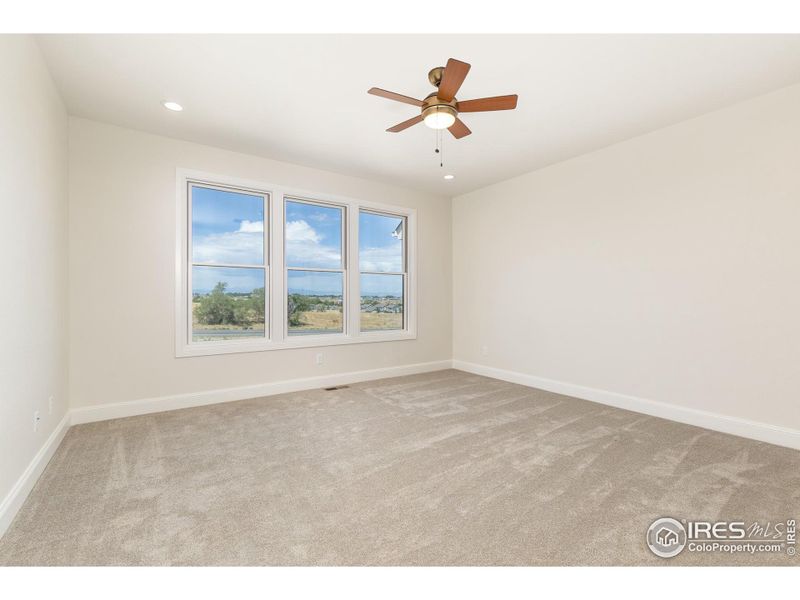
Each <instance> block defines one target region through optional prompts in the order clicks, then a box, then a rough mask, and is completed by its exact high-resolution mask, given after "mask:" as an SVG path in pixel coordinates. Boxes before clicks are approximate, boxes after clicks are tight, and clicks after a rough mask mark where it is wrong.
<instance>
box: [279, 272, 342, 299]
mask: <svg viewBox="0 0 800 600" xmlns="http://www.w3.org/2000/svg"><path fill="white" fill-rule="evenodd" d="M286 281H287V286H288V293H289V294H311V295H316V296H326V295H329V296H341V295H342V274H341V273H327V272H326V273H320V272H319V271H316V272H315V271H289V272H288V273H287V275H286Z"/></svg>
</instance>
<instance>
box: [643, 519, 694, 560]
mask: <svg viewBox="0 0 800 600" xmlns="http://www.w3.org/2000/svg"><path fill="white" fill-rule="evenodd" d="M647 546H648V548H650V551H651V552H652V553H653V554H655V555H656V556H660V557H661V558H672V557H673V556H677V555H678V554H680V553H681V550H683V548H684V546H686V528H685V527H684V526H683V524H682V523H681V522H680V521H677V520H675V519H673V518H670V517H662V518H660V519H656V520H655V521H653V523H652V524H651V525H650V527H649V528H648V530H647Z"/></svg>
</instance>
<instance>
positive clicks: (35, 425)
mask: <svg viewBox="0 0 800 600" xmlns="http://www.w3.org/2000/svg"><path fill="white" fill-rule="evenodd" d="M41 420H42V418H41V417H40V416H39V411H38V410H37V411H36V412H34V413H33V433H36V432H37V431H39V421H41Z"/></svg>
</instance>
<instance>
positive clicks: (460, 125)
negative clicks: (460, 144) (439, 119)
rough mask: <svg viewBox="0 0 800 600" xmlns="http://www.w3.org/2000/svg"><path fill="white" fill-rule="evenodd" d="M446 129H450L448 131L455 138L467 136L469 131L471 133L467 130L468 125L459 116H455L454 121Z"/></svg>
mask: <svg viewBox="0 0 800 600" xmlns="http://www.w3.org/2000/svg"><path fill="white" fill-rule="evenodd" d="M448 129H449V130H450V133H452V134H453V137H454V138H456V139H457V140H460V139H461V138H462V137H465V136H468V135H469V134H470V133H472V132H471V131H470V130H469V127H467V126H466V125H464V121H462V120H461V119H459V118H456V122H455V123H453V124H452V125H450V127H448Z"/></svg>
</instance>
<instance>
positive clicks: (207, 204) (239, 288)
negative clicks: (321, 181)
mask: <svg viewBox="0 0 800 600" xmlns="http://www.w3.org/2000/svg"><path fill="white" fill-rule="evenodd" d="M342 218H343V210H342V209H340V208H335V207H330V206H319V205H314V204H307V203H303V202H293V201H287V202H286V228H285V231H286V264H287V266H289V267H304V268H311V269H313V268H318V269H340V268H342ZM402 221H403V219H402V218H401V217H390V216H385V215H376V214H372V213H365V212H362V213H361V214H360V215H359V237H360V239H359V266H360V269H361V270H363V271H377V272H387V271H389V272H391V271H395V272H397V271H402V269H403V242H402V240H401V239H398V238H397V237H394V236H393V235H392V234H393V233H394V231H395V230H396V229H397V226H398V225H399V224H400V223H401V222H402ZM263 242H264V201H263V199H262V198H261V197H260V196H253V195H249V194H243V193H238V192H227V191H221V190H213V189H208V188H203V187H193V188H192V260H193V262H204V263H212V264H213V263H218V264H219V263H221V264H242V265H260V264H262V263H263V260H264V243H263ZM218 281H225V282H227V283H228V290H229V291H231V292H251V291H252V290H253V289H255V288H257V287H263V286H264V281H263V270H261V269H241V268H240V269H237V268H222V267H193V270H192V284H193V285H192V288H193V290H192V291H193V292H194V293H207V292H209V291H210V290H211V289H212V288H213V287H214V285H216V283H217V282H218ZM288 283H289V290H288V291H289V293H293V292H302V293H316V294H326V295H341V294H342V282H341V275H339V274H328V273H309V272H299V271H294V272H293V271H290V272H289V274H288ZM361 286H362V293H363V294H365V295H371V296H373V295H374V296H401V295H402V278H401V277H398V276H381V275H377V276H376V275H364V276H362V278H361Z"/></svg>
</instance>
